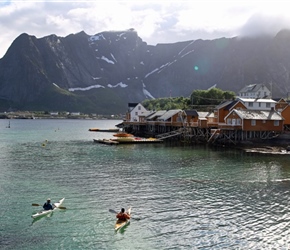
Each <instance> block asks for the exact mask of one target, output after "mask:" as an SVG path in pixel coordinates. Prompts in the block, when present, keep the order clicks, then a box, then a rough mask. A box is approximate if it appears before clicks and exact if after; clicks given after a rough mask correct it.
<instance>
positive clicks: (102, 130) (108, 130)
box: [89, 128, 120, 133]
mask: <svg viewBox="0 0 290 250" xmlns="http://www.w3.org/2000/svg"><path fill="white" fill-rule="evenodd" d="M89 131H91V132H113V133H115V132H119V131H120V129H118V128H108V129H100V128H90V129H89Z"/></svg>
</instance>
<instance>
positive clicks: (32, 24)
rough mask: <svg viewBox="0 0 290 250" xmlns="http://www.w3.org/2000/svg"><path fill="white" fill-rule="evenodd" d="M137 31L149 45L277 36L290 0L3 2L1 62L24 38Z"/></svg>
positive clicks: (288, 18)
mask: <svg viewBox="0 0 290 250" xmlns="http://www.w3.org/2000/svg"><path fill="white" fill-rule="evenodd" d="M130 28H133V29H135V31H137V33H138V35H139V37H140V38H141V39H142V40H143V41H144V42H146V43H147V44H149V45H156V44H157V43H175V42H180V41H189V40H197V39H204V40H205V39H210V40H212V39H217V38H221V37H226V38H232V37H236V36H238V37H243V36H258V35H264V34H266V35H273V36H274V35H276V34H277V32H278V31H279V30H281V29H290V14H289V7H288V4H287V1H279V0H277V1H256V0H252V1H251V0H244V1H235V0H231V1H230V0H228V1H218V0H216V1H214V0H212V1H207V0H204V1H200V0H199V1H197V0H175V1H170V0H154V1H151V0H123V1H122V0H119V1H116V0H91V1H90V0H89V1H85V0H80V1H70V0H62V1H57V0H48V1H43V0H34V1H30V0H19V1H10V0H0V32H1V36H0V58H2V57H3V56H4V54H5V53H6V51H7V49H8V48H9V47H10V45H11V44H12V42H13V41H14V40H15V39H16V38H17V37H18V36H19V35H20V34H22V33H27V34H28V35H31V36H36V37H37V38H42V37H45V36H48V35H51V34H55V35H57V36H61V37H65V36H67V35H69V34H76V33H79V32H81V31H84V32H85V33H86V34H88V35H95V34H98V33H100V32H103V31H122V30H127V29H130Z"/></svg>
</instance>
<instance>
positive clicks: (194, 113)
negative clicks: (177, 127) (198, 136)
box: [184, 109, 198, 117]
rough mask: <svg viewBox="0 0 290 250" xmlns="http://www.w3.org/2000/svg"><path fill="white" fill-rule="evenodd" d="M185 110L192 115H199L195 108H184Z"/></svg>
mask: <svg viewBox="0 0 290 250" xmlns="http://www.w3.org/2000/svg"><path fill="white" fill-rule="evenodd" d="M184 112H185V114H186V115H190V116H194V117H197V116H198V112H197V111H196V110H195V109H190V110H184Z"/></svg>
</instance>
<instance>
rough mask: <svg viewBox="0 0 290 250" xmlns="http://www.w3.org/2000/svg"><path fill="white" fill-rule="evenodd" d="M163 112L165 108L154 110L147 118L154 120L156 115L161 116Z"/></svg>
mask: <svg viewBox="0 0 290 250" xmlns="http://www.w3.org/2000/svg"><path fill="white" fill-rule="evenodd" d="M165 112H166V110H159V111H156V112H155V113H153V114H151V115H149V116H147V120H154V119H155V118H156V117H159V116H162V115H163V114H164V113H165Z"/></svg>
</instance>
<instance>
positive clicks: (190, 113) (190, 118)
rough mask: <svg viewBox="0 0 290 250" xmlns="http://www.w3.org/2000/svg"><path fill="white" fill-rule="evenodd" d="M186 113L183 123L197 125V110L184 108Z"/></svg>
mask: <svg viewBox="0 0 290 250" xmlns="http://www.w3.org/2000/svg"><path fill="white" fill-rule="evenodd" d="M184 112H185V114H186V118H185V125H186V126H191V127H193V126H197V121H198V116H199V115H198V112H197V111H196V110H195V109H191V110H184Z"/></svg>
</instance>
